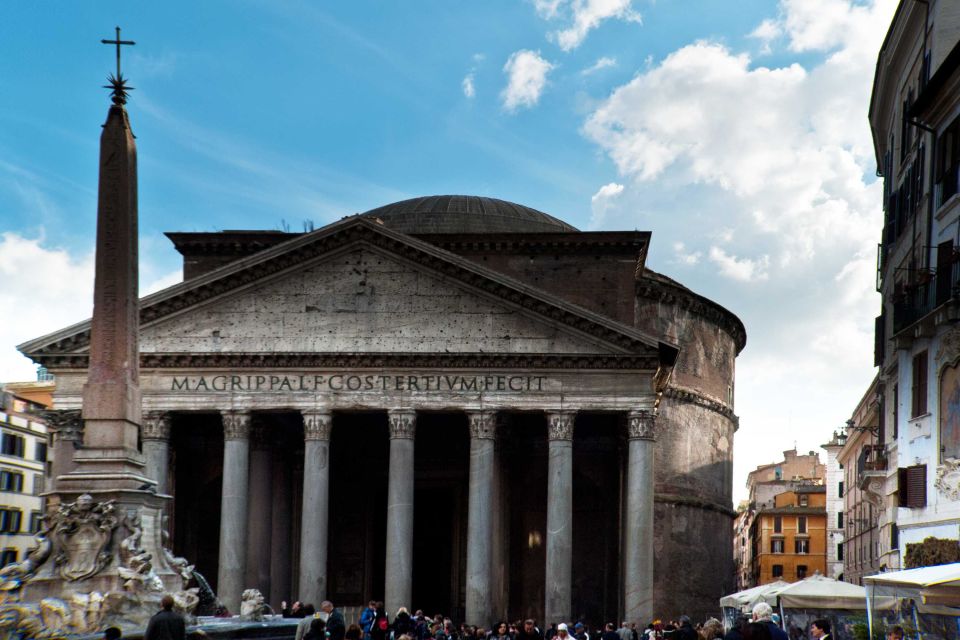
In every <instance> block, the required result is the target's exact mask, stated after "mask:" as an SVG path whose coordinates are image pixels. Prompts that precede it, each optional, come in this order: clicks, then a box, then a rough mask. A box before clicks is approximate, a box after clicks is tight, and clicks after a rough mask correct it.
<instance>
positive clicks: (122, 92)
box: [100, 27, 137, 105]
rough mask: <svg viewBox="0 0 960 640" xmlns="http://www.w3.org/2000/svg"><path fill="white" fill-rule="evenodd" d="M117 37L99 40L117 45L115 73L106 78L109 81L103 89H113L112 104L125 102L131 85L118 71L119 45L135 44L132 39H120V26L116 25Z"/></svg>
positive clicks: (131, 88)
mask: <svg viewBox="0 0 960 640" xmlns="http://www.w3.org/2000/svg"><path fill="white" fill-rule="evenodd" d="M116 30H117V37H116V38H115V39H113V40H106V39H104V40H101V41H100V42H102V43H103V44H113V45H116V47H117V75H115V76H114V75H111V76H109V77H108V78H107V81H108V82H109V83H110V84H108V85H105V86H104V87H103V88H104V89H112V90H113V104H116V105H122V104H126V103H127V91H132V90H133V87H128V86H127V81H126V79H125V78H124V77H123V74H122V73H120V46H121V45H130V46H133V45H135V44H137V43H136V42H134V41H133V40H121V39H120V27H116Z"/></svg>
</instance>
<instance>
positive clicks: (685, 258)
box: [673, 242, 703, 266]
mask: <svg viewBox="0 0 960 640" xmlns="http://www.w3.org/2000/svg"><path fill="white" fill-rule="evenodd" d="M673 255H674V260H673V261H674V262H675V263H677V264H682V265H686V266H693V265H695V264H699V263H700V258H702V257H703V253H702V252H700V251H688V250H687V245H686V244H685V243H683V242H674V243H673Z"/></svg>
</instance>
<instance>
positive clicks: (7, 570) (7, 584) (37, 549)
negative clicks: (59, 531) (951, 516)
mask: <svg viewBox="0 0 960 640" xmlns="http://www.w3.org/2000/svg"><path fill="white" fill-rule="evenodd" d="M49 534H50V528H49V526H47V524H46V518H43V519H42V520H41V527H40V531H39V532H38V533H37V535H36V536H35V537H34V541H35V544H34V546H33V547H31V548H30V550H28V551H27V555H26V557H25V558H24V559H23V560H22V561H21V562H15V563H13V564H8V565H7V566H5V567H4V568H3V569H0V591H16V590H17V589H19V588H20V587H21V586H23V582H24V580H26V579H28V578H30V577H31V576H32V575H33V574H34V573H36V571H37V569H39V568H40V565H42V564H43V563H44V562H46V561H47V558H49V557H50V552H51V551H52V550H53V543H52V542H51V541H50V537H49Z"/></svg>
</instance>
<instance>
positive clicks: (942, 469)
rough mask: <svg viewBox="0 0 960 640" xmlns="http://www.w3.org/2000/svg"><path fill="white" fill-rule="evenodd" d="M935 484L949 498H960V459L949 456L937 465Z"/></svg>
mask: <svg viewBox="0 0 960 640" xmlns="http://www.w3.org/2000/svg"><path fill="white" fill-rule="evenodd" d="M933 486H934V487H936V488H937V490H938V491H939V492H940V493H941V494H943V495H944V496H945V497H946V498H947V499H948V500H960V460H957V459H956V458H947V459H946V460H944V461H943V464H942V465H940V466H939V467H937V479H936V481H934V483H933Z"/></svg>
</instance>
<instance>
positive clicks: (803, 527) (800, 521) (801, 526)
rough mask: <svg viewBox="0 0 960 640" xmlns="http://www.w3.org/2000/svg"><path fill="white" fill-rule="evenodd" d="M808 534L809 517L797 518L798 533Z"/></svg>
mask: <svg viewBox="0 0 960 640" xmlns="http://www.w3.org/2000/svg"><path fill="white" fill-rule="evenodd" d="M806 532H807V516H797V533H806Z"/></svg>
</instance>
